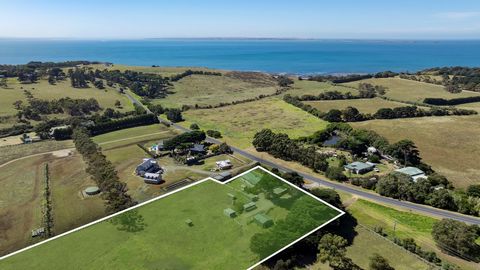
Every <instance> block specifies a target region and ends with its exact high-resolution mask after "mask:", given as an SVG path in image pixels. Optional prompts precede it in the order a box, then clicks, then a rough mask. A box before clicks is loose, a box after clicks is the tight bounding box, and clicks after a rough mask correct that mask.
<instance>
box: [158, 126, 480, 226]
mask: <svg viewBox="0 0 480 270" xmlns="http://www.w3.org/2000/svg"><path fill="white" fill-rule="evenodd" d="M160 121H164V122H165V120H163V119H160ZM167 123H169V124H170V125H171V126H173V127H175V128H177V129H179V130H181V131H183V132H188V131H190V130H189V129H188V128H185V127H182V126H180V125H177V124H174V123H170V122H167ZM207 141H209V142H212V143H221V141H219V140H216V139H213V138H207ZM230 148H231V149H232V150H233V151H234V152H236V153H238V154H240V155H242V156H245V157H247V158H249V159H251V160H253V161H257V162H260V163H262V164H265V165H267V166H269V167H275V168H278V169H279V170H280V171H283V172H289V171H292V170H291V169H290V168H288V167H285V166H283V165H280V164H277V163H274V162H271V161H269V160H265V159H263V158H260V157H257V156H255V155H252V154H250V153H248V152H246V151H244V150H242V149H239V148H236V147H233V146H230ZM297 173H298V174H299V175H301V176H302V177H303V178H305V179H306V180H309V181H312V182H316V183H318V184H320V185H322V186H325V187H328V188H332V189H336V190H340V191H343V192H347V193H350V194H353V195H356V196H359V197H363V198H366V199H369V200H372V201H376V202H379V203H383V204H388V205H392V206H396V207H402V208H405V209H408V210H413V211H415V212H420V213H424V214H427V215H430V216H434V217H437V218H449V219H454V220H458V221H462V222H466V223H470V224H477V225H480V218H477V217H473V216H467V215H462V214H459V213H456V212H451V211H446V210H442V209H438V208H433V207H430V206H427V205H422V204H415V203H411V202H407V201H400V200H397V199H392V198H389V197H383V196H380V195H377V194H373V193H370V192H367V191H363V190H361V189H357V188H355V187H353V186H349V185H348V184H342V183H338V182H332V181H328V180H325V179H322V178H319V177H316V176H313V175H310V174H306V173H302V172H298V171H297Z"/></svg>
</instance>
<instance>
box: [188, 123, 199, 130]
mask: <svg viewBox="0 0 480 270" xmlns="http://www.w3.org/2000/svg"><path fill="white" fill-rule="evenodd" d="M190 129H191V130H199V129H200V127H199V126H198V125H197V124H195V123H193V124H191V125H190Z"/></svg>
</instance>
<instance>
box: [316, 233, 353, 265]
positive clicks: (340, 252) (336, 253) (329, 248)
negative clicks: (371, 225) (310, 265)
mask: <svg viewBox="0 0 480 270" xmlns="http://www.w3.org/2000/svg"><path fill="white" fill-rule="evenodd" d="M346 247H347V240H345V238H343V237H341V236H338V235H334V234H330V233H327V234H325V235H324V236H323V237H322V238H321V239H320V241H319V243H318V250H319V253H318V259H319V260H320V262H322V263H326V262H328V265H329V266H330V267H332V268H333V269H338V267H339V266H341V265H342V261H343V260H344V258H345V253H346V251H347V250H346Z"/></svg>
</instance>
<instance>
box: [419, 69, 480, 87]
mask: <svg viewBox="0 0 480 270" xmlns="http://www.w3.org/2000/svg"><path fill="white" fill-rule="evenodd" d="M419 73H420V74H434V75H441V76H445V77H447V78H448V77H449V76H453V77H452V78H451V79H450V80H449V82H448V83H449V84H451V85H455V86H457V87H458V88H460V89H465V90H470V91H480V68H478V67H473V68H470V67H458V66H457V67H441V68H438V67H437V68H431V69H426V70H422V71H420V72H419Z"/></svg>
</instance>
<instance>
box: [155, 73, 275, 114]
mask: <svg viewBox="0 0 480 270" xmlns="http://www.w3.org/2000/svg"><path fill="white" fill-rule="evenodd" d="M237 74H241V73H237V72H235V73H227V74H225V75H224V76H210V75H191V76H188V77H185V78H183V79H181V80H179V81H178V82H174V84H173V85H174V86H173V88H172V89H171V91H172V92H173V93H172V94H169V95H168V96H167V97H166V98H163V99H157V100H156V101H155V102H156V103H160V104H162V105H165V106H166V107H181V106H182V105H190V106H195V105H196V104H198V105H200V106H208V105H217V104H220V103H230V102H233V101H239V100H245V99H251V98H255V97H257V96H259V95H260V94H264V95H269V94H273V93H275V91H276V89H277V83H276V81H274V80H273V79H272V78H271V77H270V76H268V75H265V74H261V73H258V74H257V73H247V74H250V75H249V76H247V78H245V77H242V76H237Z"/></svg>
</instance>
